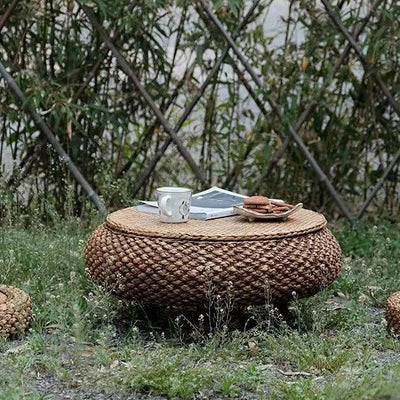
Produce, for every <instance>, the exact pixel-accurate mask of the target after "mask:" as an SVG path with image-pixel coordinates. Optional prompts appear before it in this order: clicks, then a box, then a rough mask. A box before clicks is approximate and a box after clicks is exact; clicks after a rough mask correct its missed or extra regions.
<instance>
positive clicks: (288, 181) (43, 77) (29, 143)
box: [0, 0, 400, 219]
mask: <svg viewBox="0 0 400 400" xmlns="http://www.w3.org/2000/svg"><path fill="white" fill-rule="evenodd" d="M274 1H277V0H274ZM86 3H87V5H90V6H91V7H93V9H94V10H95V11H96V14H97V16H98V18H99V19H100V20H101V21H102V23H103V26H105V27H106V29H107V31H108V32H109V34H110V36H111V37H112V38H113V41H114V43H115V44H116V46H117V48H118V49H119V50H120V51H121V52H122V54H123V55H124V56H125V57H126V58H127V60H128V61H129V64H130V66H131V68H132V69H133V70H134V72H135V73H136V74H137V75H138V76H139V78H140V80H141V82H142V83H143V85H144V86H145V87H146V89H147V90H148V91H149V92H150V93H151V95H152V96H153V98H154V100H155V101H156V103H157V105H158V106H159V107H160V109H161V110H163V112H165V114H166V115H167V116H168V118H169V120H170V121H171V123H172V125H174V123H175V122H177V120H178V119H179V117H180V115H181V113H182V110H183V108H184V106H185V105H187V104H188V103H189V102H190V100H191V99H192V97H193V95H194V94H195V92H196V91H197V89H198V88H199V87H200V85H201V83H202V82H203V81H204V79H205V77H206V75H207V73H208V72H209V70H210V69H211V68H212V66H213V64H214V62H215V60H216V59H217V58H218V57H219V55H220V54H221V52H222V49H223V47H224V46H225V42H224V41H223V40H222V39H221V36H220V34H219V33H218V32H217V31H216V30H215V28H213V26H212V24H211V23H209V22H205V21H204V20H203V18H202V15H201V14H199V13H198V12H197V11H196V7H195V4H194V3H193V2H187V1H169V0H162V1H161V0H152V1H147V0H146V1H144V0H143V1H133V2H132V1H127V0H121V1H117V2H115V1H111V0H95V1H90V2H86ZM270 4H271V1H262V2H261V6H260V7H258V8H257V11H256V13H255V14H254V17H253V19H252V20H251V21H250V23H249V24H248V25H247V26H246V27H245V29H243V31H242V33H241V34H240V36H239V38H238V40H237V43H238V44H239V47H240V49H241V50H242V51H243V53H244V54H245V55H246V57H247V58H248V60H249V62H250V63H251V65H252V66H254V67H255V68H256V70H257V71H258V72H259V73H260V76H261V77H262V80H263V82H264V83H265V85H266V91H267V93H268V94H269V95H271V97H272V98H273V99H274V100H275V101H276V102H277V103H278V104H279V105H280V106H281V110H282V112H283V114H284V115H285V120H286V121H288V122H290V123H291V124H293V125H294V124H295V122H296V120H297V119H298V117H299V116H300V115H301V113H302V112H303V111H304V109H305V107H306V105H308V104H309V103H310V102H311V101H312V100H313V99H314V98H315V96H316V94H317V92H318V90H319V88H320V86H321V84H322V82H323V80H324V79H329V80H331V85H330V86H329V88H328V90H327V91H326V92H325V95H324V96H323V99H322V101H320V102H319V104H318V107H317V110H316V112H315V114H314V115H313V116H312V118H311V119H310V120H309V122H307V123H306V124H305V125H304V126H303V129H302V130H301V132H300V134H301V137H302V138H303V140H304V141H305V143H306V144H307V146H308V147H309V148H310V150H311V152H312V154H313V155H314V156H315V157H316V159H317V161H318V162H319V163H320V165H321V167H322V169H323V170H324V171H325V172H326V173H327V175H328V177H329V178H330V179H331V180H332V182H333V184H334V185H335V186H336V187H337V188H338V190H339V191H340V192H341V193H342V194H343V195H344V197H345V199H346V200H347V201H349V203H350V204H351V206H352V208H353V209H354V210H355V209H356V207H357V206H358V205H359V204H360V203H361V202H362V201H363V199H365V197H366V195H367V194H368V191H369V188H370V187H371V186H372V185H374V184H375V183H376V181H377V179H379V176H380V175H381V173H382V172H383V170H384V169H385V168H386V166H387V165H388V163H389V162H390V159H391V156H392V155H393V154H394V153H395V151H396V150H397V149H398V147H399V129H398V122H399V118H398V117H396V116H395V114H394V112H393V110H392V109H391V108H390V106H389V105H388V104H387V101H386V98H385V97H384V96H383V94H382V93H381V92H380V90H379V88H377V87H376V86H375V84H374V81H373V80H372V79H371V77H370V76H368V75H367V74H365V73H364V72H363V70H362V67H361V64H360V63H359V62H358V60H357V58H356V56H355V55H354V54H353V53H350V56H349V57H348V59H347V62H346V63H345V65H344V66H343V67H342V68H341V69H340V70H339V72H338V74H337V75H336V76H335V77H332V68H333V64H334V62H335V61H336V59H337V57H338V56H339V54H340V52H341V50H342V49H343V48H344V47H345V45H346V42H345V41H344V39H343V37H342V36H341V34H340V33H339V32H338V31H337V29H336V28H335V27H334V26H333V25H332V23H331V22H330V21H329V19H328V16H327V14H326V12H324V11H323V8H322V5H321V4H320V2H319V1H316V0H302V1H297V0H296V1H291V2H287V5H288V7H289V15H288V18H286V19H284V20H283V21H282V24H281V26H282V31H281V32H272V33H271V31H269V30H268V24H266V22H265V21H266V16H267V14H268V12H269V9H270ZM249 5H250V2H249V1H240V2H237V1H229V2H224V1H222V2H221V1H219V2H216V3H215V4H214V10H215V11H216V13H217V15H218V17H219V18H220V19H221V20H222V22H223V23H224V25H225V26H226V27H227V28H228V30H229V31H230V32H231V33H232V32H233V31H234V30H235V28H236V27H237V25H238V23H239V22H240V20H241V19H242V18H243V15H244V14H245V12H246V10H247V9H248V7H249ZM334 5H335V6H337V7H338V9H340V12H341V16H342V18H343V20H344V23H345V26H346V27H347V28H348V29H349V30H350V31H354V27H355V26H356V25H357V24H358V23H359V22H360V21H361V20H362V18H363V16H364V15H365V14H366V12H367V11H368V9H369V7H370V2H369V1H361V0H356V1H351V2H350V1H346V0H341V1H338V2H334ZM8 6H9V1H8V0H0V10H1V13H3V12H4V11H5V10H6V9H7V7H8ZM399 12H400V5H399V3H398V2H394V1H383V2H382V4H381V5H380V7H379V8H378V11H377V12H376V13H375V15H374V17H373V18H372V19H371V21H370V23H369V24H368V26H367V28H366V29H365V30H364V34H363V35H362V36H361V37H360V43H362V49H363V51H364V52H365V53H367V54H368V57H369V58H370V59H371V60H373V62H374V63H375V65H376V69H377V70H378V71H379V73H380V74H381V75H382V77H383V79H384V81H385V82H386V83H387V85H388V86H389V87H390V89H391V91H392V93H394V96H395V98H397V99H398V93H399V87H400V86H399V85H400V77H399V71H400V69H399V55H400V49H399V47H400V40H399V36H400V21H399V19H398V17H397V16H398V15H400V14H399ZM303 35H304V40H301V39H300V40H299V37H302V36H303ZM279 38H281V39H282V40H279ZM231 57H232V58H230V57H227V58H226V60H225V63H224V65H223V68H221V70H220V71H219V73H218V74H217V76H216V77H215V79H214V80H213V81H212V82H211V84H210V85H209V87H208V88H207V90H206V92H205V95H204V97H203V98H202V100H201V101H200V102H199V104H198V106H197V107H196V109H195V110H194V112H193V114H192V115H191V116H190V117H189V119H188V120H187V122H186V123H185V125H184V126H183V128H182V130H181V131H180V137H181V138H182V140H183V142H184V143H185V145H186V146H187V147H188V148H189V149H190V151H191V154H192V155H193V157H194V158H195V160H196V161H197V162H198V163H199V165H200V166H201V168H202V170H203V171H204V172H205V174H206V177H207V182H208V185H219V186H223V187H225V188H227V189H233V190H237V191H242V192H244V193H250V192H252V189H253V188H254V185H255V184H256V182H257V180H258V179H259V176H260V174H262V172H263V171H265V169H266V168H267V167H268V165H269V162H270V161H271V157H272V155H273V154H274V152H275V151H276V150H277V149H279V147H280V146H281V145H282V138H284V137H285V135H286V133H285V129H284V127H283V126H282V124H281V123H280V122H279V120H278V119H277V118H276V117H275V116H274V115H273V114H272V113H271V114H270V115H269V116H268V117H267V118H264V117H263V116H262V114H261V113H260V111H259V109H258V108H257V106H256V105H255V103H254V102H253V100H252V99H251V98H250V96H249V95H248V93H247V91H246V90H245V88H244V86H243V84H242V83H241V81H240V78H239V77H238V76H237V74H235V73H234V70H233V68H232V63H233V62H236V59H235V58H234V55H233V53H231ZM0 59H1V60H2V62H3V63H4V64H5V65H6V67H7V69H8V70H9V71H10V73H11V74H12V76H13V77H14V78H15V79H16V81H17V82H18V84H19V85H20V87H21V88H22V90H23V91H24V93H25V94H26V95H27V97H28V100H27V101H28V102H29V104H30V105H32V106H34V107H35V108H36V109H37V110H39V111H40V112H41V114H42V115H43V117H44V118H45V120H46V122H47V124H48V125H49V126H50V128H51V129H52V130H53V132H54V133H55V134H56V135H57V137H58V139H59V140H60V141H61V142H62V144H63V146H64V148H65V149H66V150H67V152H68V154H69V155H70V157H71V158H72V159H73V161H74V162H75V163H76V164H77V166H78V168H79V169H80V170H81V171H82V173H83V175H84V176H85V177H86V178H87V179H88V180H89V182H90V183H91V184H92V185H93V187H94V188H95V190H96V191H97V192H98V193H100V194H101V195H102V196H103V198H104V200H105V202H106V204H107V205H108V206H109V207H110V208H114V207H120V206H122V205H129V204H131V203H132V202H133V200H134V199H133V198H132V196H131V192H132V187H133V186H134V184H135V182H136V179H137V177H138V175H139V174H140V172H141V171H142V170H143V168H145V167H146V166H147V165H148V163H149V162H150V160H151V159H152V157H153V156H154V154H155V153H156V152H157V150H158V149H159V148H160V147H161V145H162V143H163V142H164V141H165V140H166V139H168V136H167V134H166V133H165V131H164V130H163V129H162V128H160V126H159V124H158V123H157V122H156V120H155V117H154V116H153V114H152V112H151V111H150V110H149V107H148V106H147V105H146V104H145V102H144V100H143V99H142V98H141V97H140V95H139V94H138V93H137V91H136V90H135V88H134V86H133V85H132V83H131V82H130V81H129V80H128V78H127V77H126V76H125V75H124V74H123V73H122V72H121V71H120V69H119V68H118V66H117V63H116V60H115V59H114V58H113V57H112V55H111V54H110V53H109V52H108V51H107V49H106V47H105V45H104V44H103V43H102V41H101V39H100V38H99V35H98V34H97V32H96V31H94V30H93V29H92V26H91V24H90V22H89V21H88V19H87V17H86V15H85V14H84V13H83V11H82V10H81V8H80V7H79V5H78V3H77V2H75V1H74V0H68V1H66V0H40V1H20V2H19V3H18V5H17V7H16V9H15V10H14V12H13V13H12V15H11V17H10V19H9V20H8V22H7V25H6V27H4V28H3V30H2V32H1V36H0ZM240 69H241V70H243V68H242V67H240ZM93 71H94V77H93V79H92V80H91V82H90V83H89V85H88V86H87V87H84V82H85V80H86V79H87V77H88V76H89V74H91V73H92V72H93ZM244 76H245V77H247V75H246V74H244ZM251 85H252V87H253V88H254V90H255V86H254V85H253V84H251ZM0 129H1V131H0V146H1V148H0V165H3V164H4V157H5V154H6V153H10V154H11V157H12V159H13V164H14V167H13V169H12V171H9V170H8V171H6V170H5V168H4V167H3V168H2V171H1V176H0V182H1V183H0V185H1V188H2V189H3V190H2V194H1V196H2V198H1V199H0V201H1V202H2V203H3V211H4V210H5V209H6V208H7V210H10V211H12V210H11V209H14V208H18V209H22V210H25V211H29V212H31V211H32V210H35V212H36V213H38V214H39V215H42V216H45V217H46V218H50V219H51V218H52V216H53V215H56V214H59V213H61V214H65V213H67V212H72V213H76V214H78V215H85V214H86V213H87V212H88V206H87V200H86V196H85V194H84V193H82V191H81V188H80V187H79V186H78V185H77V184H75V182H74V181H73V179H72V177H71V176H70V174H69V173H68V171H67V170H66V169H65V166H64V165H63V164H62V163H60V162H59V160H58V157H57V156H56V154H55V153H54V151H53V150H52V148H51V146H50V145H49V144H47V142H46V140H45V138H44V137H42V135H41V134H40V133H39V131H38V128H37V127H36V126H35V125H34V123H33V122H32V121H31V119H30V117H29V116H28V115H27V114H26V113H25V112H24V110H23V108H22V107H21V104H19V102H18V100H17V99H16V98H15V97H14V95H13V94H12V93H11V92H10V91H9V90H8V89H7V87H6V85H5V83H4V81H2V80H0ZM398 181H399V167H398V166H397V167H395V169H394V171H393V172H392V174H391V175H390V177H389V179H388V181H387V182H386V183H385V185H384V187H383V188H382V190H381V191H380V192H379V196H378V198H377V199H376V200H375V203H374V204H373V205H372V207H370V210H372V211H376V210H377V209H379V210H380V211H381V212H387V213H388V214H390V215H392V216H393V215H397V214H398V210H399V197H398ZM165 184H171V185H175V184H176V185H187V186H190V187H192V188H193V189H195V190H198V189H200V188H201V187H200V184H199V183H198V182H197V181H196V180H195V179H194V177H193V174H192V172H191V170H190V169H189V167H188V166H187V165H186V163H185V162H184V160H183V159H182V157H181V156H180V154H179V153H178V151H177V150H176V148H175V146H174V145H171V146H170V148H169V149H168V151H167V153H166V156H165V157H164V158H162V160H161V161H160V163H159V164H158V166H157V168H156V170H155V172H154V173H153V174H152V176H151V179H149V180H148V181H147V182H146V184H145V186H144V187H143V188H142V189H141V191H140V192H139V193H138V195H137V198H148V197H151V195H152V192H153V190H154V188H155V187H157V186H159V185H165ZM257 191H258V192H259V193H262V194H267V195H271V196H275V197H282V198H286V199H288V200H290V201H296V200H302V201H303V202H304V203H305V204H307V207H309V208H317V209H320V210H324V211H325V212H327V213H331V214H332V213H334V212H335V210H336V206H335V204H334V202H333V200H331V198H330V196H329V194H328V193H327V192H326V190H325V188H324V186H323V184H322V183H321V182H319V180H318V178H317V176H316V174H315V173H314V172H313V171H312V169H311V168H310V166H309V165H308V163H307V161H306V160H305V158H304V156H303V155H302V153H301V152H300V151H299V150H298V149H297V148H296V147H295V146H294V145H290V146H289V148H288V150H287V151H286V153H285V154H284V156H283V157H282V158H281V159H280V161H279V162H278V164H277V165H276V166H274V168H273V169H272V171H271V172H270V173H269V174H267V176H266V177H265V179H263V180H262V183H261V185H260V187H259V188H258V190H257ZM6 203H7V207H4V204H6ZM7 210H6V211H7Z"/></svg>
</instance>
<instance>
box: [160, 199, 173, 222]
mask: <svg viewBox="0 0 400 400" xmlns="http://www.w3.org/2000/svg"><path fill="white" fill-rule="evenodd" d="M169 200H171V196H164V197H162V198H161V201H160V210H161V212H162V213H163V215H165V216H166V217H172V212H171V211H170V210H168V207H167V204H168V201H169Z"/></svg>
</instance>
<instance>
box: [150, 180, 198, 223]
mask: <svg viewBox="0 0 400 400" xmlns="http://www.w3.org/2000/svg"><path fill="white" fill-rule="evenodd" d="M191 201H192V190H191V189H187V188H181V187H162V188H158V189H157V203H158V212H159V215H160V219H161V221H162V222H170V223H173V224H176V223H180V222H187V221H188V219H189V213H190V203H191Z"/></svg>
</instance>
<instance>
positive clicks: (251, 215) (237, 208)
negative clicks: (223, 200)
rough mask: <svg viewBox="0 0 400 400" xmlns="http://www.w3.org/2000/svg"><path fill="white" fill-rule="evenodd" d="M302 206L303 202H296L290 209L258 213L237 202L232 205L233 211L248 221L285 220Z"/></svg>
mask: <svg viewBox="0 0 400 400" xmlns="http://www.w3.org/2000/svg"><path fill="white" fill-rule="evenodd" d="M302 207H303V203H299V204H296V205H295V206H294V207H293V208H292V209H291V210H288V211H283V212H280V213H271V214H260V213H258V212H255V211H252V210H250V209H248V208H244V207H243V205H241V204H238V205H236V206H233V209H234V211H235V212H237V213H238V214H240V215H243V216H244V217H247V218H248V219H249V220H250V221H254V220H255V219H265V220H280V219H281V220H283V221H285V220H286V219H287V218H288V217H289V216H290V215H292V214H293V213H295V212H296V211H298V210H300V209H301V208H302Z"/></svg>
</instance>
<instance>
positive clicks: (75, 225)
mask: <svg viewBox="0 0 400 400" xmlns="http://www.w3.org/2000/svg"><path fill="white" fill-rule="evenodd" d="M94 225H95V224H93V225H91V226H87V225H85V224H83V223H82V222H80V221H79V220H70V221H64V222H60V223H59V224H58V225H57V226H55V227H48V226H43V225H41V224H39V223H35V224H31V226H29V227H28V228H25V229H24V228H23V227H22V226H19V225H14V226H1V227H0V229H1V231H0V283H4V284H10V285H15V286H18V287H21V288H22V289H24V290H25V291H26V292H28V293H29V294H30V295H31V297H32V300H33V305H34V316H35V318H34V321H33V325H32V327H31V329H30V330H29V331H28V332H27V334H26V335H25V336H24V337H21V338H18V339H17V340H13V341H10V340H3V339H0V353H1V355H0V399H7V400H9V399H50V398H57V397H52V396H51V394H45V393H44V392H43V390H42V391H41V390H40V384H41V383H42V382H43V381H45V380H46V379H51V380H52V382H53V383H54V382H55V385H56V386H57V387H59V388H61V389H62V390H64V389H65V390H72V391H79V390H80V389H81V388H82V387H85V388H90V390H93V391H100V390H105V391H106V392H109V393H117V392H123V393H124V392H126V393H148V394H154V395H156V394H157V395H165V396H167V397H170V398H184V399H190V398H194V397H196V398H208V397H210V396H215V397H219V398H235V397H242V398H249V399H253V398H254V399H258V398H259V399H307V400H308V399H344V398H346V399H397V398H400V394H399V393H400V379H398V376H400V342H399V341H398V340H397V339H395V338H394V337H392V336H390V335H388V334H387V332H386V326H385V320H384V312H383V307H384V305H385V302H386V299H387V297H388V296H389V295H390V294H391V293H392V292H394V291H396V290H400V279H399V278H400V261H399V260H400V233H399V225H395V224H390V223H383V224H381V225H378V226H366V225H360V226H358V227H357V229H356V230H352V229H350V228H349V227H347V226H341V227H339V226H338V227H333V230H334V232H335V234H336V236H337V238H338V240H339V241H340V244H341V246H342V249H343V253H344V267H343V271H342V274H341V276H340V278H339V279H338V280H337V281H336V282H335V283H334V284H333V285H331V286H330V287H329V288H328V289H326V290H325V291H323V292H322V293H320V294H318V295H316V296H314V297H312V298H310V299H306V300H300V301H297V302H295V303H294V304H293V305H292V312H293V315H294V322H295V325H296V328H290V327H288V326H287V324H286V323H284V322H282V321H280V320H279V319H274V318H273V315H271V313H269V312H268V310H265V309H262V308H261V309H260V308H256V309H254V310H252V311H250V312H251V313H253V319H254V320H255V321H257V323H256V324H253V325H252V326H251V329H246V330H245V329H244V325H243V324H238V323H236V324H233V325H230V326H229V327H224V321H225V320H226V316H225V320H224V317H221V319H220V322H219V324H218V325H217V326H214V329H213V331H212V333H211V334H210V333H209V331H207V330H206V329H204V328H203V324H204V325H207V324H208V321H207V315H206V314H205V317H204V318H205V321H202V319H201V318H202V317H200V318H199V319H192V320H191V323H192V324H193V325H189V324H188V323H185V321H186V319H185V318H178V319H175V316H174V317H171V319H170V320H169V321H168V319H165V318H164V320H161V319H156V321H155V322H154V324H155V327H154V328H149V327H147V325H146V318H145V317H144V314H143V311H142V310H141V309H140V307H138V306H135V305H132V304H125V303H123V302H121V301H119V300H117V299H114V298H113V297H112V296H110V295H109V294H107V293H105V292H104V291H102V290H101V289H99V288H98V287H97V286H96V285H94V284H93V283H92V282H91V281H90V280H89V279H88V278H87V277H86V275H85V271H84V265H83V261H82V252H83V249H84V246H85V240H86V238H87V236H88V234H89V233H90V231H91V230H92V229H93V226H94ZM150 318H152V316H151V315H150ZM154 324H153V325H154ZM233 326H234V327H235V329H234V328H233ZM248 326H249V325H248ZM61 389H60V390H61Z"/></svg>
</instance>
